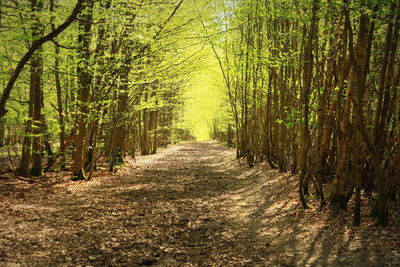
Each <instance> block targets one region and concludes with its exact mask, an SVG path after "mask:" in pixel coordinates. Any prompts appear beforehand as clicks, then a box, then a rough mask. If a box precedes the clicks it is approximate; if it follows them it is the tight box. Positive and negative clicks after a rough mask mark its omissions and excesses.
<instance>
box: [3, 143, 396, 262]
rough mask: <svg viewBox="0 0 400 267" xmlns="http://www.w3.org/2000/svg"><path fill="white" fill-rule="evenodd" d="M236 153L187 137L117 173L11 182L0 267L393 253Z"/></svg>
mask: <svg viewBox="0 0 400 267" xmlns="http://www.w3.org/2000/svg"><path fill="white" fill-rule="evenodd" d="M234 156H235V152H234V151H233V150H231V149H228V148H226V147H224V146H222V145H220V144H218V143H216V142H187V143H181V144H179V145H176V146H173V147H171V148H168V149H164V150H161V151H160V153H159V154H157V155H151V156H139V157H138V158H137V160H136V162H133V161H132V162H130V163H129V165H127V166H125V167H124V168H122V169H120V170H119V175H103V176H96V177H95V179H94V180H92V181H87V182H85V181H82V182H75V183H73V182H67V183H60V184H55V185H52V186H51V187H49V188H47V189H46V190H47V193H46V197H43V194H42V193H41V192H40V188H39V189H35V187H33V186H32V187H31V188H25V189H24V190H26V191H24V192H23V190H21V191H18V190H19V189H18V188H16V189H15V192H16V195H11V194H10V195H9V196H8V202H7V203H5V202H2V203H1V206H0V209H1V215H0V217H1V232H0V245H1V246H0V247H1V249H0V252H1V253H0V261H1V262H2V263H1V264H0V266H18V264H20V266H54V265H65V266H77V265H91V266H103V265H106V266H150V265H154V266H307V265H309V266H314V265H316V266H327V265H328V266H329V265H331V266H344V265H347V266H348V265H355V266H357V265H359V264H361V263H363V264H364V265H365V266H377V265H379V264H380V263H382V262H386V263H388V262H395V257H396V255H395V254H389V255H388V254H385V255H383V254H382V255H381V254H380V252H379V250H376V247H368V246H367V244H368V242H369V240H368V238H369V237H368V233H369V232H368V230H366V229H364V230H362V231H357V230H356V229H354V228H352V227H350V226H349V225H350V224H349V223H348V222H346V221H345V220H346V218H347V216H341V215H340V214H339V215H335V214H332V213H331V212H329V211H322V212H318V211H316V210H314V209H311V210H309V211H303V210H302V209H300V205H299V202H298V200H297V193H296V192H297V190H296V184H297V178H296V177H295V176H291V175H288V174H282V173H279V172H277V171H273V170H268V169H267V168H266V167H265V166H264V165H263V164H261V165H258V166H256V167H254V168H247V167H246V166H244V165H241V164H240V163H238V161H236V160H235V158H234ZM23 193H24V194H25V197H24V198H23V199H22V200H21V199H20V198H19V196H20V195H18V194H23ZM50 193H51V194H50ZM369 231H371V230H369ZM378 231H380V230H378ZM379 234H381V233H380V232H379ZM398 243H399V241H398V240H397V241H393V244H392V247H391V248H392V250H395V246H396V245H399V244H398ZM12 264H17V265H12Z"/></svg>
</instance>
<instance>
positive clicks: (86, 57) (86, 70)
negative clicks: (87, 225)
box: [73, 1, 93, 180]
mask: <svg viewBox="0 0 400 267" xmlns="http://www.w3.org/2000/svg"><path fill="white" fill-rule="evenodd" d="M92 14H93V2H92V1H90V2H89V3H88V4H86V8H85V12H84V13H83V14H82V17H81V22H80V25H79V31H80V32H79V36H78V43H79V61H80V62H79V64H78V68H77V73H78V96H77V98H78V105H77V109H78V115H77V116H78V117H77V125H78V134H77V136H76V138H75V153H74V166H73V176H74V178H73V179H74V180H82V179H85V178H86V176H85V171H84V163H85V159H86V143H87V130H86V125H87V122H86V119H87V115H88V112H89V109H88V104H89V103H88V100H89V95H90V87H91V81H92V70H91V66H90V39H91V27H92V24H91V23H90V22H91V20H92Z"/></svg>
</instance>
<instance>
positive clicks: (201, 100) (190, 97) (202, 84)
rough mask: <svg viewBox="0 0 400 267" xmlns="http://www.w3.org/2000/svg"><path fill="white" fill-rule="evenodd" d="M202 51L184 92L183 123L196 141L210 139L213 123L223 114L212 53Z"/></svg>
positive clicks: (218, 79) (220, 77)
mask: <svg viewBox="0 0 400 267" xmlns="http://www.w3.org/2000/svg"><path fill="white" fill-rule="evenodd" d="M206 50H207V51H204V56H203V57H202V60H201V61H200V62H199V65H198V69H197V70H196V72H195V73H194V74H193V77H191V86H189V88H188V89H187V90H186V92H185V111H184V121H185V124H186V125H187V127H188V128H189V129H190V130H191V134H192V135H193V136H194V137H195V138H196V140H197V141H204V140H210V139H211V129H212V127H213V124H214V121H215V120H217V119H220V118H221V115H222V113H223V100H224V93H223V86H224V85H223V81H222V76H221V73H220V70H219V67H218V62H217V61H216V60H215V58H214V57H213V56H212V51H209V50H208V49H206Z"/></svg>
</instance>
